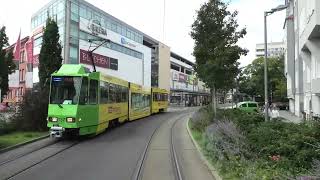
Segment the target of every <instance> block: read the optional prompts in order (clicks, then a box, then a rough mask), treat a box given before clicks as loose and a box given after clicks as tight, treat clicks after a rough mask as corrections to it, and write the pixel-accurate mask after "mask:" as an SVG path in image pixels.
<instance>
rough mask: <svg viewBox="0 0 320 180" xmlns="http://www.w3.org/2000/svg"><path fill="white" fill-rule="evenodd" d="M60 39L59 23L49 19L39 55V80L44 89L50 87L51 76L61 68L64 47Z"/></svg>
mask: <svg viewBox="0 0 320 180" xmlns="http://www.w3.org/2000/svg"><path fill="white" fill-rule="evenodd" d="M59 37H60V36H59V29H58V26H57V23H56V22H55V21H54V20H53V19H51V18H48V20H47V24H46V28H45V30H44V34H43V42H42V47H41V50H40V55H39V79H40V86H41V87H42V88H48V87H49V80H50V77H51V74H52V73H53V72H55V71H56V70H58V69H59V68H60V67H61V64H62V56H61V52H62V47H61V45H60V43H59Z"/></svg>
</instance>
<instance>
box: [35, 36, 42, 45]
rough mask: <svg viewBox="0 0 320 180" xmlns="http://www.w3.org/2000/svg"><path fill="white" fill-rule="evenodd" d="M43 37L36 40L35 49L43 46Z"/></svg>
mask: <svg viewBox="0 0 320 180" xmlns="http://www.w3.org/2000/svg"><path fill="white" fill-rule="evenodd" d="M42 40H43V38H42V36H41V37H38V38H37V39H35V40H34V47H38V46H41V44H42Z"/></svg>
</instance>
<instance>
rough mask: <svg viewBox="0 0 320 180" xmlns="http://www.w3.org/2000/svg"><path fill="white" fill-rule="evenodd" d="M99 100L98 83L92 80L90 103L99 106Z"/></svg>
mask: <svg viewBox="0 0 320 180" xmlns="http://www.w3.org/2000/svg"><path fill="white" fill-rule="evenodd" d="M97 100H98V81H97V80H90V89H89V103H90V104H97Z"/></svg>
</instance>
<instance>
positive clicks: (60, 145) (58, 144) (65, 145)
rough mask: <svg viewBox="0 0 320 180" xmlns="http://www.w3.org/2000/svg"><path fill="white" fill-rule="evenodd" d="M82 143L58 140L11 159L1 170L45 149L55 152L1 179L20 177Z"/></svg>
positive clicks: (2, 164)
mask: <svg viewBox="0 0 320 180" xmlns="http://www.w3.org/2000/svg"><path fill="white" fill-rule="evenodd" d="M80 142H81V141H80V140H75V141H71V142H66V141H64V140H57V141H55V142H54V143H52V144H50V145H47V146H44V147H41V148H38V149H36V150H33V151H31V152H28V153H25V154H22V155H20V156H18V157H15V158H13V159H9V160H7V161H5V162H2V163H1V164H0V168H1V166H5V165H10V164H11V163H15V161H19V160H20V159H23V158H24V157H27V156H28V155H31V154H33V153H38V152H39V153H41V151H42V150H43V151H44V150H45V149H47V150H48V149H49V150H50V149H53V151H55V152H53V153H51V154H50V155H47V156H45V157H43V158H40V159H38V160H37V161H34V162H32V163H31V164H29V165H26V166H25V167H23V168H20V169H19V170H16V171H14V172H12V173H10V174H9V175H8V176H7V177H1V179H2V178H4V179H13V178H14V177H15V176H17V175H20V174H21V173H23V172H25V171H27V170H29V169H31V168H32V167H34V166H36V165H38V164H41V163H42V162H44V161H46V160H48V159H50V158H52V157H54V156H56V155H58V154H60V153H62V152H64V151H66V150H68V149H70V148H72V147H73V146H75V145H77V144H79V143H80Z"/></svg>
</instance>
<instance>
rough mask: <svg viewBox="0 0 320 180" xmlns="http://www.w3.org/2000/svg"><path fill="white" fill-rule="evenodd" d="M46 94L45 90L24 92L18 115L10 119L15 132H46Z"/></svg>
mask: <svg viewBox="0 0 320 180" xmlns="http://www.w3.org/2000/svg"><path fill="white" fill-rule="evenodd" d="M48 94H49V93H48V91H47V90H41V91H34V92H31V91H26V93H25V95H24V98H23V101H22V102H21V104H20V105H19V110H18V113H17V114H16V115H15V116H13V117H12V123H13V125H14V126H15V128H16V129H17V130H21V131H44V130H47V127H46V122H47V121H46V118H47V114H48V99H49V95H48Z"/></svg>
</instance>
